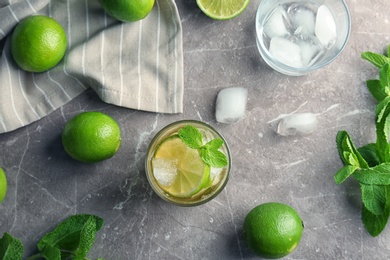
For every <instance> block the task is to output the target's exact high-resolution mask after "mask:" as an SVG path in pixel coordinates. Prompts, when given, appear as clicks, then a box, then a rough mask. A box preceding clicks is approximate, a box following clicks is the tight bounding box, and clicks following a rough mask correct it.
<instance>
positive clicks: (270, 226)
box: [243, 202, 304, 259]
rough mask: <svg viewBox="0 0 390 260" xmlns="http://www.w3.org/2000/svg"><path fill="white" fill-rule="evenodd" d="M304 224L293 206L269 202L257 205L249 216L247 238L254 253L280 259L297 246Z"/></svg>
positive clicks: (245, 225) (245, 233)
mask: <svg viewBox="0 0 390 260" xmlns="http://www.w3.org/2000/svg"><path fill="white" fill-rule="evenodd" d="M303 228H304V226H303V222H302V220H301V218H300V217H299V215H298V213H297V212H296V211H295V210H294V209H293V208H292V207H291V206H289V205H286V204H283V203H277V202H269V203H264V204H261V205H259V206H257V207H255V208H253V209H252V210H251V211H250V212H249V213H248V215H247V216H246V217H245V220H244V226H243V238H244V242H245V243H246V245H247V246H248V248H249V249H250V250H251V251H252V252H253V253H254V254H256V255H258V256H260V257H263V258H270V259H276V258H281V257H284V256H286V255H288V254H290V253H291V252H292V251H293V250H294V249H295V248H296V247H297V245H298V244H299V242H300V240H301V236H302V232H303Z"/></svg>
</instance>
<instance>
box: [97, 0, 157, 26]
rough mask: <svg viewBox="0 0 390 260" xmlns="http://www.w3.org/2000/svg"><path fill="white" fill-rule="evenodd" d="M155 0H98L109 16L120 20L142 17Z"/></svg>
mask: <svg viewBox="0 0 390 260" xmlns="http://www.w3.org/2000/svg"><path fill="white" fill-rule="evenodd" d="M154 1H155V0H99V2H100V4H101V6H102V7H103V9H104V10H105V11H106V13H108V14H109V15H110V16H111V17H113V18H115V19H117V20H119V21H122V22H135V21H138V20H141V19H144V18H145V17H146V16H147V15H148V14H149V13H150V12H151V11H152V9H153V6H154Z"/></svg>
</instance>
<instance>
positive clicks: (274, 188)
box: [0, 0, 390, 260]
mask: <svg viewBox="0 0 390 260" xmlns="http://www.w3.org/2000/svg"><path fill="white" fill-rule="evenodd" d="M346 2H347V4H348V6H349V8H350V11H351V17H352V33H351V37H350V40H349V43H348V45H347V47H346V49H345V51H344V52H343V53H342V54H341V56H340V57H339V58H338V59H337V60H336V61H334V62H333V63H332V64H330V65H329V66H327V67H325V68H324V69H321V70H320V71H317V72H314V73H312V74H309V75H306V76H301V77H291V76H284V75H282V74H280V73H278V72H275V71H273V70H272V69H271V68H269V67H268V66H267V65H266V64H265V63H264V61H263V60H262V59H261V57H260V55H259V53H258V51H257V47H256V42H255V27H254V21H255V14H256V8H257V6H258V5H259V3H260V0H252V1H251V2H250V4H249V6H248V8H247V10H245V12H244V13H242V15H240V16H239V17H237V18H235V19H233V20H229V21H215V20H212V19H210V18H208V17H206V16H205V15H204V14H203V13H202V12H201V11H200V10H199V8H198V7H197V5H196V1H195V0H185V1H182V0H177V1H176V4H177V6H178V9H179V13H180V17H181V22H182V25H183V46H184V78H185V92H184V113H182V114H178V115H165V114H155V113H148V112H142V111H135V110H130V109H125V108H120V107H115V106H112V105H109V104H105V103H103V102H102V101H100V99H99V98H98V96H97V95H96V94H95V93H94V92H93V91H92V90H87V91H86V92H85V93H83V94H82V95H80V96H79V97H78V98H76V99H74V100H73V101H71V102H70V103H68V104H67V105H65V106H63V107H62V108H60V109H58V110H57V111H55V112H53V113H52V114H50V115H49V116H47V117H45V118H43V119H42V120H40V121H38V122H35V123H33V124H31V125H29V126H26V127H23V128H21V129H18V130H16V131H13V132H10V133H5V134H1V135H0V148H1V149H0V165H1V167H3V168H4V170H5V172H6V173H7V176H8V181H9V187H8V188H9V189H8V194H7V197H6V199H5V201H4V202H3V204H1V205H0V234H2V233H4V232H9V233H11V234H12V235H13V236H15V237H18V238H19V239H21V241H22V242H23V244H24V247H25V255H26V256H27V255H31V254H33V253H34V252H36V244H37V242H38V241H39V240H40V239H41V238H42V237H43V236H44V234H45V233H47V232H49V231H51V230H52V229H53V228H54V227H55V226H56V225H57V224H58V223H59V222H60V221H61V220H63V219H65V218H66V217H68V216H70V215H73V214H77V213H90V214H96V215H99V216H101V217H102V218H103V219H104V220H105V224H104V226H103V228H102V230H101V231H100V232H99V233H98V235H97V239H96V242H95V245H94V246H93V248H92V250H91V252H90V255H89V256H90V257H91V258H93V259H95V258H97V257H103V258H105V259H112V260H122V259H123V260H126V259H139V260H141V259H171V260H174V259H184V260H187V259H196V260H197V259H199V260H200V259H212V260H214V259H256V257H255V256H254V255H253V254H251V252H249V251H248V249H247V248H246V246H245V244H244V242H243V240H242V235H241V231H242V224H243V221H244V217H245V215H246V214H247V213H248V212H249V211H250V210H251V209H252V208H253V207H254V206H256V205H258V204H260V203H264V202H269V201H278V202H283V203H288V204H290V205H291V206H293V207H294V208H295V209H296V210H297V211H298V212H299V214H300V215H301V217H302V219H303V221H304V223H305V230H304V233H303V236H302V240H301V243H300V244H299V246H298V248H297V249H296V250H295V251H294V252H293V253H292V254H290V255H289V256H287V257H286V258H285V259H309V260H310V259H317V260H318V259H370V260H371V259H390V244H389V241H390V227H388V228H387V229H386V230H385V231H384V232H383V233H382V234H381V235H380V236H378V237H376V238H373V237H371V236H370V235H369V234H368V233H367V232H366V231H365V229H364V227H363V224H362V221H361V217H360V211H361V193H360V189H359V186H358V184H357V183H356V182H355V181H354V180H348V181H346V182H345V183H343V184H341V185H336V184H335V183H334V181H333V176H334V174H335V173H336V172H337V170H338V169H339V168H340V167H341V166H342V163H341V161H340V159H339V157H338V153H337V150H336V143H335V137H336V133H337V131H339V130H347V131H348V132H349V133H350V135H351V137H352V139H353V140H354V141H355V143H356V145H357V146H360V145H364V144H366V143H369V142H372V141H374V140H375V123H374V122H375V114H374V109H375V105H376V102H375V100H374V99H373V98H372V97H371V95H370V94H369V92H368V91H367V88H366V85H365V81H366V80H367V79H372V78H375V77H377V75H378V71H377V69H375V68H374V67H373V66H372V65H370V64H369V63H368V62H366V61H363V60H362V59H361V58H360V53H361V52H363V51H368V50H370V51H374V52H383V51H384V50H385V49H386V47H387V45H388V44H389V43H390V15H389V10H390V1H388V0H374V1H373V0H347V1H346ZM235 86H239V87H245V88H247V89H248V91H249V99H248V107H247V113H246V117H245V118H244V119H242V120H241V121H239V122H238V123H236V124H232V125H223V124H219V123H217V122H216V120H215V116H214V112H215V99H216V96H217V94H218V92H219V91H220V90H221V89H223V88H226V87H235ZM297 109H298V111H299V112H311V113H317V114H319V117H318V119H319V125H318V129H317V131H316V132H315V133H313V134H311V135H309V136H303V137H281V136H278V135H277V134H276V133H275V126H274V122H275V121H274V120H275V119H276V118H278V116H279V115H281V114H287V113H291V112H293V111H296V110H297ZM91 110H97V111H102V112H105V113H107V114H109V115H111V116H112V117H114V118H115V119H116V120H117V121H118V123H119V124H120V127H121V129H122V146H121V148H120V150H119V152H118V153H117V154H116V155H115V156H114V157H113V158H111V159H109V160H106V161H104V162H101V163H96V164H82V163H78V162H76V161H74V160H72V159H71V158H70V157H69V156H68V155H67V154H66V153H65V151H64V149H63V147H62V144H61V140H60V136H61V132H62V129H63V127H64V125H65V123H66V121H67V120H69V119H70V118H71V117H72V116H74V115H75V114H77V113H79V112H81V111H91ZM180 119H196V120H201V121H204V122H207V123H209V124H211V125H212V126H214V127H215V128H216V129H217V130H219V131H220V132H221V133H222V134H223V135H224V136H225V138H226V139H227V140H228V143H229V146H230V149H231V153H232V158H233V168H232V172H231V173H232V176H231V178H230V181H229V183H228V185H227V186H226V188H225V189H224V190H223V192H222V193H221V194H220V195H218V196H217V197H216V198H215V199H214V200H212V201H211V202H209V203H207V204H205V205H202V206H198V207H193V208H181V207H178V206H175V205H171V204H168V203H167V202H164V201H163V200H161V199H160V198H159V197H158V196H157V195H155V194H154V193H153V191H152V189H151V188H150V186H149V184H148V182H147V180H146V177H145V172H144V159H145V153H146V150H147V146H148V144H149V142H150V141H151V139H152V138H153V136H154V134H156V133H157V131H158V130H159V129H161V128H162V127H164V126H165V125H167V124H168V123H171V122H173V121H177V120H180Z"/></svg>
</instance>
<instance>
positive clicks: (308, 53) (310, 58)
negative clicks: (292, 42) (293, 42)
mask: <svg viewBox="0 0 390 260" xmlns="http://www.w3.org/2000/svg"><path fill="white" fill-rule="evenodd" d="M297 44H298V45H299V47H301V59H302V66H303V67H309V66H310V65H312V64H313V62H315V61H316V60H317V57H318V56H319V55H321V48H320V47H319V46H317V45H313V44H311V43H310V42H307V41H304V40H302V41H297Z"/></svg>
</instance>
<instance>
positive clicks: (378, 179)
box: [353, 163, 390, 185]
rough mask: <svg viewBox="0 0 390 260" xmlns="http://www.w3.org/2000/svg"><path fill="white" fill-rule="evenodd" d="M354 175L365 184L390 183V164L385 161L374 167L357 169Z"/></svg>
mask: <svg viewBox="0 0 390 260" xmlns="http://www.w3.org/2000/svg"><path fill="white" fill-rule="evenodd" d="M353 177H355V178H356V179H357V180H358V181H359V182H360V183H363V184H374V185H390V164H389V163H383V164H380V165H378V166H375V167H373V168H369V169H361V170H357V171H356V172H355V173H354V175H353Z"/></svg>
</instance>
